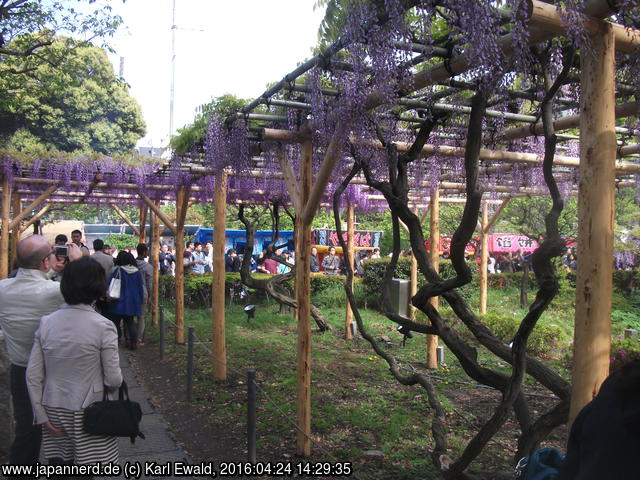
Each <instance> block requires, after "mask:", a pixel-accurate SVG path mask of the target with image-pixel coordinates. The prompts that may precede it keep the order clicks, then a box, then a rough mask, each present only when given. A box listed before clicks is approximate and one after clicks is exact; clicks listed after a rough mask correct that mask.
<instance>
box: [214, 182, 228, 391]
mask: <svg viewBox="0 0 640 480" xmlns="http://www.w3.org/2000/svg"><path fill="white" fill-rule="evenodd" d="M214 198H215V200H214V206H215V223H214V229H213V268H212V270H213V279H212V282H211V288H212V290H211V330H212V332H213V345H212V347H213V349H212V352H211V355H212V358H211V362H212V365H211V366H212V371H213V379H214V380H215V381H224V380H226V379H227V342H226V336H225V264H224V247H225V231H226V219H227V174H226V173H225V172H224V171H221V172H219V173H218V175H217V176H216V184H215V193H214Z"/></svg>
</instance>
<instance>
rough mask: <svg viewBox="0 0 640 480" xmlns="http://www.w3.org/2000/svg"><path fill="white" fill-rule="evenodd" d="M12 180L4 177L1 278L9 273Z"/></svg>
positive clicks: (0, 254)
mask: <svg viewBox="0 0 640 480" xmlns="http://www.w3.org/2000/svg"><path fill="white" fill-rule="evenodd" d="M10 225H11V182H9V177H7V176H6V175H5V176H4V177H2V232H0V280H2V279H5V278H7V276H8V275H9V230H10V229H11V227H10Z"/></svg>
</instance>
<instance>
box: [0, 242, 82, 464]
mask: <svg viewBox="0 0 640 480" xmlns="http://www.w3.org/2000/svg"><path fill="white" fill-rule="evenodd" d="M16 253H17V260H18V273H17V274H16V276H15V278H7V279H5V280H2V281H0V328H2V330H3V332H4V337H5V342H6V346H7V353H8V355H9V360H10V362H11V373H10V378H11V380H10V389H11V396H12V400H13V417H14V421H15V438H14V440H13V443H12V445H11V448H10V451H9V463H10V464H12V465H28V464H31V465H32V464H35V463H36V462H37V461H38V455H39V453H40V442H41V438H42V432H41V428H40V426H39V425H33V411H32V408H31V401H30V399H29V393H28V391H27V384H26V378H25V374H26V369H27V362H28V361H29V355H30V353H31V347H32V345H33V336H34V334H35V331H36V330H37V329H38V327H39V325H40V319H41V318H42V317H43V316H44V315H49V314H50V313H52V312H54V311H55V310H57V309H58V308H59V307H60V305H62V304H63V303H64V299H63V298H62V293H61V292H60V284H59V283H58V282H52V281H51V280H50V279H49V275H48V273H49V271H50V270H55V271H58V272H60V271H62V270H63V269H64V266H65V264H66V258H64V259H63V260H62V261H61V260H60V258H59V257H58V256H56V252H55V250H52V249H51V245H50V244H49V242H48V241H47V239H46V238H45V237H43V236H41V235H32V236H30V237H27V238H25V239H24V240H21V241H20V242H19V243H18V247H17V250H16ZM81 256H82V253H81V252H80V250H79V249H78V247H77V245H74V244H71V245H69V246H68V259H69V261H72V260H77V259H78V258H80V257H81Z"/></svg>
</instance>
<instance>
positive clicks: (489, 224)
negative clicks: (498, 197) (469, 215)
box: [482, 197, 512, 233]
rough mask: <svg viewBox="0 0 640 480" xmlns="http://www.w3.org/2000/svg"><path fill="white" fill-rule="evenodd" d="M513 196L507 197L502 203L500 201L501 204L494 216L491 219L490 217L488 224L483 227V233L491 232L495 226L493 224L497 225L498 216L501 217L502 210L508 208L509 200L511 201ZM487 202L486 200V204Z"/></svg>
mask: <svg viewBox="0 0 640 480" xmlns="http://www.w3.org/2000/svg"><path fill="white" fill-rule="evenodd" d="M511 198H512V197H506V198H505V199H504V200H503V201H502V203H500V206H499V207H498V210H497V211H496V213H494V214H493V217H491V219H489V220H488V221H487V224H486V226H485V228H483V230H482V231H483V233H489V230H491V228H493V226H494V225H495V223H496V222H497V221H498V218H500V214H501V213H502V211H503V210H504V209H505V208H506V206H507V205H509V202H510V201H511ZM486 204H487V202H485V205H486Z"/></svg>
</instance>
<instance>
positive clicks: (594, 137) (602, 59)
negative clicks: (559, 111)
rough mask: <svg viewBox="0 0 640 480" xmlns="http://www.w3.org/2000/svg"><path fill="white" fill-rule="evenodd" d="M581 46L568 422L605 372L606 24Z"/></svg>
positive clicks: (608, 245) (610, 97) (611, 43)
mask: <svg viewBox="0 0 640 480" xmlns="http://www.w3.org/2000/svg"><path fill="white" fill-rule="evenodd" d="M591 40H592V46H591V47H592V48H591V49H590V50H589V51H588V52H583V53H582V55H581V57H580V63H581V87H580V90H581V91H580V93H581V95H580V111H581V116H582V119H581V122H580V132H581V135H580V157H581V168H580V185H579V196H578V199H579V200H578V259H579V261H578V269H577V274H576V312H575V329H574V342H573V344H574V354H573V385H572V391H571V408H570V413H569V422H570V423H573V420H574V419H575V417H576V415H577V414H578V412H579V411H580V410H581V409H582V407H584V406H585V405H586V404H587V403H589V402H590V401H591V400H592V398H593V397H594V396H595V395H596V394H597V393H598V390H599V389H600V385H601V384H602V382H603V381H604V379H605V378H606V377H607V375H608V374H609V352H610V348H611V295H612V292H611V275H612V268H613V266H612V263H613V262H612V260H611V259H612V258H613V215H614V208H613V206H614V195H615V187H614V185H615V183H614V171H613V162H614V159H615V152H616V137H615V132H614V126H615V118H614V107H615V97H614V93H615V92H614V90H615V80H614V76H615V48H614V47H615V40H614V32H613V29H612V28H611V26H604V27H603V28H602V31H601V32H599V33H598V34H596V35H593V36H592V37H591Z"/></svg>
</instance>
